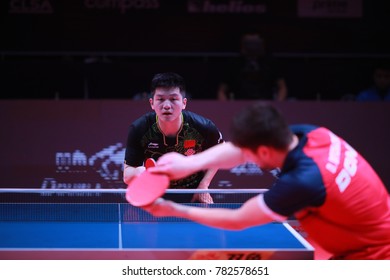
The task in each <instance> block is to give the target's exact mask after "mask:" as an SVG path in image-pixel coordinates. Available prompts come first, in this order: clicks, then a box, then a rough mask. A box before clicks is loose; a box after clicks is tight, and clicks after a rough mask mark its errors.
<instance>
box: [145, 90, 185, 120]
mask: <svg viewBox="0 0 390 280" xmlns="http://www.w3.org/2000/svg"><path fill="white" fill-rule="evenodd" d="M149 102H150V105H151V107H152V109H153V110H154V111H155V112H156V114H157V116H158V118H159V120H160V121H165V122H170V121H174V120H176V119H177V118H180V116H181V111H182V110H183V109H185V107H186V103H187V99H186V98H183V96H182V95H181V93H180V90H179V88H157V89H156V91H155V93H154V96H153V98H150V100H149Z"/></svg>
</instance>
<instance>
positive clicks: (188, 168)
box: [149, 142, 245, 179]
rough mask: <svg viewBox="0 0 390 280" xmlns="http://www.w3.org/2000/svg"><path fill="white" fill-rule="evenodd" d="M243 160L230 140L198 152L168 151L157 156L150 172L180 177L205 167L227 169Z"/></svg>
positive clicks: (240, 152) (239, 151)
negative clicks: (188, 154) (189, 153)
mask: <svg viewBox="0 0 390 280" xmlns="http://www.w3.org/2000/svg"><path fill="white" fill-rule="evenodd" d="M244 162H245V159H244V156H243V153H242V151H241V149H240V148H238V147H236V146H234V145H233V144H232V143H230V142H225V143H222V144H219V145H216V146H213V147H211V148H209V149H207V150H205V151H203V152H201V153H199V154H195V155H192V156H184V155H181V154H178V153H168V154H165V155H163V156H161V157H160V158H159V160H158V161H157V166H156V167H153V168H150V169H149V171H150V172H156V173H165V174H167V175H169V177H170V178H171V179H180V178H184V177H187V176H188V175H190V174H193V173H195V172H198V171H200V170H206V169H229V168H232V167H235V166H237V165H239V164H242V163H244Z"/></svg>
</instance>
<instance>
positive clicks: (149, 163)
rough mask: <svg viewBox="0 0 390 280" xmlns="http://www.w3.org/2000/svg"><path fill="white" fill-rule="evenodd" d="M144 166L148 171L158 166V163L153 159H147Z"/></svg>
mask: <svg viewBox="0 0 390 280" xmlns="http://www.w3.org/2000/svg"><path fill="white" fill-rule="evenodd" d="M144 166H145V168H146V169H148V168H149V167H154V166H156V161H155V160H154V159H153V158H147V159H146V160H145V164H144Z"/></svg>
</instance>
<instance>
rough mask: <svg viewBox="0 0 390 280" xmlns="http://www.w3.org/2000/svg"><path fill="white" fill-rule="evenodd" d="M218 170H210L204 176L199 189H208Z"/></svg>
mask: <svg viewBox="0 0 390 280" xmlns="http://www.w3.org/2000/svg"><path fill="white" fill-rule="evenodd" d="M217 171H218V169H214V168H212V169H208V170H207V171H206V174H205V175H204V177H203V179H202V181H201V182H200V183H199V186H198V189H207V188H208V187H209V186H210V182H211V181H212V180H213V178H214V176H215V174H216V173H217Z"/></svg>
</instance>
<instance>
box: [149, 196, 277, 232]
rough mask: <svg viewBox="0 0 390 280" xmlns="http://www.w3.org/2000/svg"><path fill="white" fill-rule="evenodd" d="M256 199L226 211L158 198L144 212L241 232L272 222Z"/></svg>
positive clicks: (224, 209)
mask: <svg viewBox="0 0 390 280" xmlns="http://www.w3.org/2000/svg"><path fill="white" fill-rule="evenodd" d="M259 196H262V194H260V195H259ZM258 199H259V197H253V198H251V199H249V200H248V201H247V202H245V203H244V204H243V205H242V206H241V207H240V208H238V209H226V208H201V207H193V206H187V205H184V204H179V203H174V202H171V201H167V200H164V199H162V198H160V199H158V200H156V202H155V203H154V204H152V205H150V206H147V207H145V208H144V210H146V211H148V212H149V213H151V214H152V215H154V216H157V217H165V216H172V217H180V218H185V219H189V220H192V221H194V222H197V223H200V224H203V225H206V226H210V227H216V228H222V229H230V230H242V229H245V228H248V227H253V226H256V225H262V224H266V223H269V222H272V221H273V219H272V218H271V217H270V216H269V215H267V214H266V213H265V212H264V211H263V210H262V208H261V207H260V206H259V202H258Z"/></svg>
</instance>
